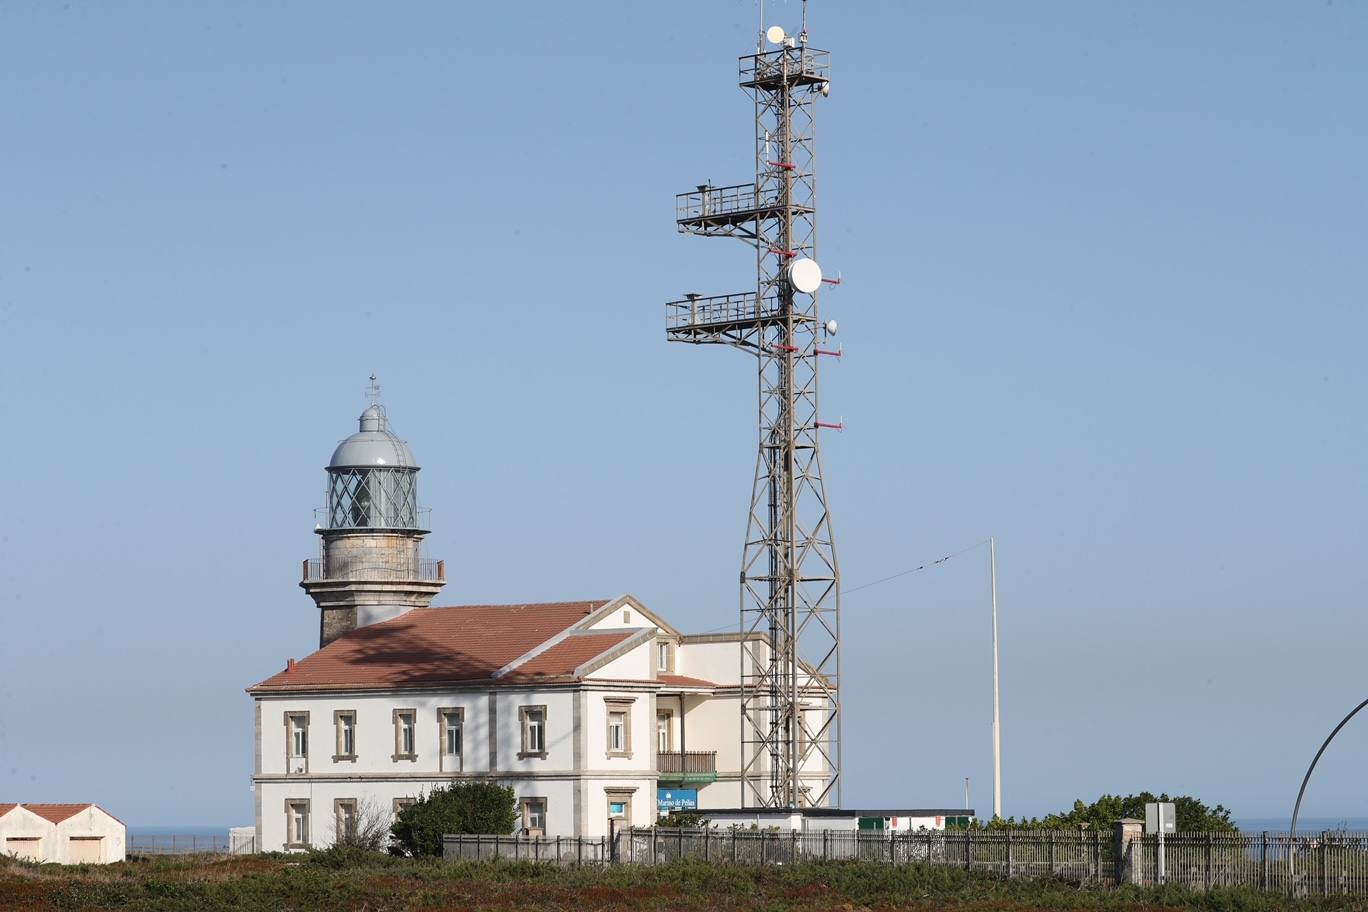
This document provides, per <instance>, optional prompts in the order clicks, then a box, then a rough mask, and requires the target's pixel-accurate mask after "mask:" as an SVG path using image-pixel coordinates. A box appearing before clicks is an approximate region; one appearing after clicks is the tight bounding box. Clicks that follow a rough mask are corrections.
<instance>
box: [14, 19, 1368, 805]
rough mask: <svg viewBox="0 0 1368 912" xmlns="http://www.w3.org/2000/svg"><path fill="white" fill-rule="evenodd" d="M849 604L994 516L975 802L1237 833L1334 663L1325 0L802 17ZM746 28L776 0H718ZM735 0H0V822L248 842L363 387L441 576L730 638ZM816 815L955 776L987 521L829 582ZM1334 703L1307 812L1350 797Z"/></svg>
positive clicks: (1354, 165)
mask: <svg viewBox="0 0 1368 912" xmlns="http://www.w3.org/2000/svg"><path fill="white" fill-rule="evenodd" d="M810 5H811V12H810V25H811V33H812V41H813V43H814V44H815V45H817V46H818V47H824V48H829V49H830V50H831V51H832V54H833V57H832V62H833V90H832V92H831V97H830V98H829V99H828V100H825V101H823V102H822V103H821V105H820V107H819V114H818V119H819V129H818V161H819V169H820V188H819V189H820V203H821V207H820V211H821V218H820V223H821V233H820V237H821V246H820V249H819V256H820V259H821V261H822V263H823V266H824V268H825V269H826V270H827V271H828V272H829V273H834V272H836V271H839V272H840V273H841V274H842V275H843V276H844V278H845V283H844V284H843V285H841V286H840V287H839V288H835V289H831V290H829V291H827V292H825V293H824V297H823V305H822V306H823V313H824V315H827V316H832V317H835V318H837V319H838V320H839V321H840V324H841V330H840V337H839V338H840V341H841V342H842V344H843V346H844V351H845V357H844V358H843V359H842V360H841V362H840V363H839V364H826V365H824V374H823V383H824V385H823V404H824V408H825V411H826V416H825V417H826V418H827V419H829V420H843V421H844V424H845V431H844V433H840V434H837V433H829V434H828V435H827V436H826V437H825V438H824V447H825V449H824V456H825V463H826V469H827V477H828V489H829V492H830V496H831V501H832V504H833V507H834V510H835V519H836V529H837V534H838V537H839V538H838V540H839V546H840V555H841V562H842V570H843V574H844V578H845V581H846V585H847V587H848V588H852V589H853V588H854V587H856V586H859V585H861V584H863V583H867V582H869V581H872V580H877V579H880V578H882V577H885V576H889V575H892V574H894V573H897V572H899V571H901V570H904V569H907V568H910V567H915V566H917V565H919V564H921V563H924V562H925V561H926V560H928V559H934V558H937V557H940V556H941V555H943V554H946V553H950V552H954V551H959V550H961V549H964V548H966V547H968V546H970V545H973V544H974V543H976V542H979V541H982V540H983V539H985V538H987V537H988V536H989V535H995V536H997V537H998V540H999V563H1000V598H1001V613H1002V621H1001V628H1002V675H1003V720H1004V721H1003V743H1004V757H1005V767H1004V778H1005V798H1006V800H1005V811H1006V812H1007V813H1009V814H1042V813H1045V812H1048V811H1051V810H1054V809H1058V808H1061V807H1067V806H1068V805H1069V804H1070V803H1071V802H1072V801H1073V799H1074V798H1076V797H1083V798H1087V799H1091V798H1094V797H1096V796H1097V795H1098V794H1099V793H1101V792H1103V791H1112V792H1129V791H1134V790H1140V789H1150V790H1153V791H1160V790H1168V791H1170V792H1182V793H1191V794H1194V795H1197V796H1199V797H1201V798H1203V799H1205V800H1207V801H1210V802H1218V801H1219V802H1222V803H1224V804H1226V805H1227V806H1230V807H1232V808H1234V809H1235V810H1236V812H1237V813H1238V814H1240V815H1243V816H1268V815H1274V814H1283V813H1287V812H1288V811H1290V806H1291V803H1292V799H1293V797H1294V796H1295V792H1296V788H1297V785H1298V783H1299V781H1300V778H1301V774H1302V772H1303V770H1304V769H1305V765H1306V763H1307V762H1308V761H1309V760H1310V757H1311V755H1312V754H1313V752H1314V751H1315V749H1316V747H1317V746H1318V745H1319V743H1320V741H1321V739H1322V738H1323V737H1324V736H1325V734H1326V733H1327V732H1328V731H1329V729H1330V728H1331V727H1332V726H1333V725H1334V724H1335V723H1336V722H1337V721H1338V720H1339V718H1340V717H1341V716H1342V715H1343V714H1344V713H1345V712H1347V711H1348V710H1349V709H1350V708H1351V707H1352V706H1353V705H1354V704H1355V703H1357V702H1358V701H1359V700H1361V699H1363V698H1364V697H1365V696H1368V692H1366V691H1368V674H1365V663H1364V659H1363V656H1364V649H1365V642H1366V641H1368V612H1365V605H1364V591H1365V584H1366V583H1368V569H1365V567H1366V565H1365V560H1364V554H1365V548H1368V527H1366V526H1365V519H1364V516H1365V512H1366V511H1368V484H1365V476H1364V470H1365V464H1368V422H1365V404H1364V393H1365V390H1368V367H1366V366H1365V357H1364V354H1365V343H1366V342H1368V306H1366V305H1368V301H1366V300H1365V299H1366V297H1368V294H1366V293H1368V258H1365V249H1368V166H1366V165H1365V162H1368V126H1365V123H1368V121H1365V116H1364V112H1365V110H1368V54H1365V52H1364V48H1365V47H1368V5H1365V4H1363V3H1355V2H1343V0H1341V2H1332V3H1323V2H1282V3H1275V2H1228V3H1218V2H1210V3H1201V4H1194V3H1187V2H1157V3H1139V2H1133V3H1129V4H1117V3H1108V4H1099V3H1091V2H1073V3H1065V2H1045V3H1033V4H1022V3H1016V2H1010V3H1009V2H1001V3H989V2H967V0H955V2H936V3H931V2H888V3H878V2H858V3H854V2H843V3H839V4H838V3H836V2H834V0H813V2H812V3H811V4H810ZM769 10H770V11H771V13H772V15H770V16H769V18H770V20H771V21H772V22H776V23H779V24H782V25H786V26H788V27H789V28H790V30H792V29H793V28H794V27H795V26H796V25H797V22H798V17H799V4H798V3H797V2H796V0H789V2H787V3H785V2H782V0H771V2H770V3H769ZM755 31H756V5H755V3H754V0H690V2H687V3H686V2H672V3H667V2H658V0H651V2H633V3H629V2H615V3H606V2H605V3H592V2H579V3H567V2H557V3H516V4H514V3H483V4H449V3H428V4H422V3H413V4H402V5H394V4H373V3H303V2H299V3H284V4H282V3H257V4H254V3H237V4H223V5H218V6H217V8H211V7H210V6H209V5H206V4H185V3H164V4H159V3H138V4H133V3H92V2H85V0H72V2H67V3H40V2H27V0H12V2H7V3H4V4H3V5H0V86H3V89H2V90H0V383H2V384H3V396H2V397H0V427H3V432H2V434H0V442H2V443H3V446H0V477H3V478H4V479H5V480H6V481H5V485H4V497H3V501H2V503H3V509H2V510H0V800H40V801H42V800H93V801H98V802H100V803H102V804H104V805H105V806H106V807H108V808H109V809H110V810H112V811H113V812H115V813H116V814H119V815H120V816H121V817H122V818H123V819H125V820H127V821H129V822H130V823H133V824H140V825H149V824H167V825H170V824H216V825H223V826H227V825H229V824H242V823H250V822H251V819H252V810H251V808H252V797H251V794H250V792H249V789H248V785H249V775H250V773H251V769H252V750H253V747H252V724H251V719H252V714H251V701H250V700H249V698H248V697H247V696H246V695H245V694H244V693H243V688H245V687H247V686H248V685H250V684H252V683H254V682H255V681H258V680H260V679H262V678H264V677H266V676H267V675H269V674H272V673H274V672H275V671H277V670H279V669H280V668H282V667H283V665H284V662H285V660H286V658H288V657H291V656H302V655H305V654H307V653H308V652H309V651H311V649H312V648H313V647H314V646H315V644H316V642H317V640H316V637H317V627H318V618H317V613H316V610H315V608H314V607H313V603H312V602H311V601H310V600H309V599H308V598H307V597H306V596H305V595H304V594H303V592H301V591H300V590H299V588H298V587H297V582H298V579H299V572H300V561H301V560H302V559H303V558H306V557H310V556H312V555H314V554H315V553H316V548H317V543H316V539H315V536H314V535H313V534H312V531H311V530H312V528H313V524H314V516H313V512H312V511H313V509H314V508H315V507H318V506H321V504H322V495H323V487H324V475H323V465H324V464H325V463H326V461H327V458H328V456H329V454H330V453H331V450H332V448H333V446H334V445H335V443H336V441H337V440H338V439H339V438H341V437H343V436H345V435H346V434H348V433H350V432H351V431H352V430H354V429H355V418H356V416H357V414H358V413H359V412H360V411H361V409H362V408H363V407H364V405H365V399H364V397H363V389H364V387H365V383H366V377H367V375H368V374H370V373H371V371H375V372H377V373H378V374H379V375H380V379H381V384H382V386H383V388H384V392H385V402H386V404H387V406H388V408H389V413H390V417H391V420H392V424H393V426H394V428H395V429H396V430H397V431H398V432H399V433H400V434H402V435H403V436H404V437H405V438H406V439H408V440H409V442H410V443H411V445H412V447H413V449H414V452H415V453H416V455H417V457H418V460H419V462H420V463H421V464H422V465H423V467H424V470H423V473H422V476H421V485H422V486H421V493H422V497H423V499H424V501H425V502H426V504H427V505H428V506H430V507H431V508H432V526H433V534H432V536H431V537H430V539H429V544H428V548H427V551H428V554H429V555H430V556H433V557H444V558H445V559H446V561H447V566H448V568H449V569H448V576H449V579H450V580H451V582H450V583H449V584H448V585H447V588H446V590H445V591H444V594H443V596H442V601H444V602H446V603H461V602H476V601H510V602H511V601H525V600H541V599H566V598H582V597H610V596H612V595H615V594H617V593H620V592H624V591H630V592H632V593H634V594H636V595H638V596H639V597H641V598H642V599H643V600H645V602H646V603H647V604H648V605H650V606H651V607H653V608H655V609H657V610H658V611H660V612H662V613H663V614H664V615H665V616H666V617H668V618H670V619H671V620H672V621H674V622H675V623H677V624H678V625H679V626H681V627H683V628H685V629H686V630H692V631H704V630H712V629H717V628H727V627H731V626H732V625H734V624H735V623H736V607H737V592H736V576H737V568H738V565H739V560H740V545H741V535H742V531H743V528H744V518H745V508H746V502H747V497H748V495H749V490H750V478H751V472H752V468H753V461H754V446H755V415H754V403H755V387H754V367H753V362H751V361H750V360H748V359H747V358H746V357H745V356H743V355H741V354H740V353H737V352H732V351H727V350H724V349H694V348H690V347H687V346H672V345H668V344H667V343H666V341H665V338H664V329H663V317H664V308H663V302H664V301H666V300H670V299H673V298H676V297H678V296H679V295H680V294H681V293H682V292H686V291H695V290H696V291H701V292H704V293H723V292H730V291H737V290H744V289H746V288H748V287H751V284H752V283H753V260H752V257H751V256H750V254H749V253H748V251H747V249H746V248H744V247H743V246H741V245H739V244H734V243H729V242H726V241H717V240H702V239H696V238H685V237H680V236H678V235H677V234H676V233H675V228H674V224H673V212H674V210H673V195H674V194H675V193H677V192H681V191H684V190H687V189H690V188H692V187H693V185H694V184H696V183H699V182H701V181H703V180H706V179H711V180H712V181H714V182H715V183H718V184H724V183H737V182H741V181H744V180H747V179H748V177H749V174H748V169H749V166H750V162H749V158H748V156H749V154H750V153H749V150H750V143H751V138H750V131H751V110H750V107H749V103H748V101H747V99H746V97H745V96H744V95H743V94H742V92H741V91H740V90H739V89H738V88H737V87H736V85H735V67H736V61H735V58H736V57H737V56H738V55H740V54H743V53H746V52H747V51H748V48H750V47H752V46H753V41H754V34H755ZM845 608H846V613H845V619H844V634H845V657H846V662H847V666H846V667H847V676H846V681H845V706H846V710H847V718H846V727H845V732H846V746H847V766H846V775H847V787H846V796H847V803H849V804H863V805H874V804H892V805H902V806H907V805H913V806H927V805H946V804H949V805H955V804H957V803H959V802H960V801H961V800H962V783H963V778H964V777H965V776H971V777H972V779H973V782H974V795H973V800H974V803H975V805H977V806H978V808H979V809H980V810H984V809H987V808H990V807H991V790H990V782H991V778H990V769H991V767H990V735H989V732H990V728H989V721H990V688H989V676H988V673H989V653H988V642H989V641H988V575H987V553H986V550H983V549H979V550H975V551H971V552H969V553H966V554H963V555H961V556H959V557H956V558H955V559H953V560H951V561H949V562H947V563H945V564H942V565H940V566H939V567H937V568H935V569H934V570H928V571H925V572H921V573H915V574H911V575H908V576H904V577H901V578H899V579H897V580H895V581H893V582H889V583H886V584H883V585H880V586H873V587H869V588H866V589H862V590H860V591H859V592H852V593H851V594H850V595H849V597H848V599H847V600H846V603H845ZM1366 757H1368V718H1364V719H1362V720H1359V721H1358V723H1357V726H1356V727H1355V725H1351V726H1350V727H1349V728H1348V729H1346V731H1345V733H1344V735H1343V736H1342V738H1341V740H1340V741H1339V742H1337V744H1336V746H1335V747H1333V748H1332V749H1331V751H1330V752H1329V754H1327V756H1326V758H1325V760H1324V761H1323V762H1322V768H1321V771H1320V773H1319V774H1318V779H1317V780H1316V781H1315V782H1314V783H1313V785H1312V789H1311V792H1310V794H1309V797H1308V801H1307V807H1306V810H1305V813H1308V814H1313V815H1324V816H1365V815H1368V794H1365V790H1364V785H1363V778H1362V769H1363V764H1364V761H1365V759H1366Z"/></svg>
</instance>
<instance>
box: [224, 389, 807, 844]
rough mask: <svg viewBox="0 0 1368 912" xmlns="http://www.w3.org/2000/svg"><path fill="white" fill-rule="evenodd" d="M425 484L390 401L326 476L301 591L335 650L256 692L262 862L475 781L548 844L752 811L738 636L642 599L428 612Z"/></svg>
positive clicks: (430, 565)
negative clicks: (745, 774) (746, 792)
mask: <svg viewBox="0 0 1368 912" xmlns="http://www.w3.org/2000/svg"><path fill="white" fill-rule="evenodd" d="M417 471H418V468H417V466H416V464H414V462H413V459H412V454H411V453H410V452H409V450H408V447H407V446H406V445H405V444H404V443H403V442H402V441H399V440H398V438H396V437H394V436H393V435H392V434H391V433H390V432H389V431H388V427H387V421H386V419H385V416H384V413H383V410H380V409H379V407H378V406H372V407H371V408H369V409H367V410H366V413H365V414H363V416H362V419H361V430H360V431H359V432H358V433H357V434H354V435H352V437H350V438H348V439H347V440H345V441H343V442H342V444H341V445H339V447H338V448H337V451H336V452H335V453H334V457H333V460H332V463H331V464H330V465H329V467H328V473H329V478H330V480H329V502H328V508H327V515H328V522H327V523H326V524H320V528H319V530H318V531H319V534H320V536H321V538H322V547H321V549H320V552H321V553H320V557H319V558H318V559H317V560H313V561H306V562H305V565H304V581H303V582H302V583H301V585H302V586H303V587H304V588H305V590H306V591H308V592H309V594H310V595H311V596H312V597H313V598H314V599H315V601H316V602H317V603H318V606H319V608H320V613H321V622H320V648H319V650H318V651H317V652H314V653H313V654H311V655H309V656H307V657H305V658H303V659H301V660H299V661H297V662H296V661H294V660H293V659H292V660H290V661H289V662H288V663H287V665H286V668H285V670H284V671H281V672H280V673H278V674H275V675H273V676H271V677H269V678H267V679H265V680H263V681H261V682H260V683H259V684H256V685H255V686H253V687H251V688H249V689H248V693H249V694H250V695H251V696H252V697H253V698H254V700H255V714H256V719H255V728H256V762H255V769H254V772H253V788H254V791H255V797H256V833H257V846H258V847H259V850H262V851H272V850H289V849H299V848H305V847H319V846H327V845H330V844H331V843H332V842H333V841H334V840H335V839H336V838H337V835H338V834H339V833H341V832H344V831H346V830H347V829H348V828H350V827H353V826H355V823H356V821H357V820H358V819H359V818H361V817H367V818H368V819H369V817H371V816H373V815H375V814H377V813H379V814H384V815H392V814H393V813H395V812H396V811H397V809H398V808H400V807H401V806H402V805H403V804H404V803H405V802H410V801H413V800H414V799H416V798H418V797H419V796H421V795H422V794H424V792H426V791H427V790H430V789H432V788H435V787H437V786H439V785H444V784H447V783H451V782H459V781H469V780H492V781H495V782H498V783H500V784H503V785H507V786H510V787H512V788H513V790H514V792H515V793H516V795H517V807H518V815H519V823H518V830H519V831H520V832H527V833H529V834H542V835H547V836H591V837H597V836H602V835H606V834H608V833H609V831H610V828H611V826H613V823H612V821H616V822H617V824H618V825H624V826H625V825H633V826H649V825H651V824H653V823H654V822H655V821H656V820H657V817H658V814H659V813H660V812H662V811H665V810H668V809H671V808H674V809H688V808H695V807H696V808H698V809H700V810H706V809H708V808H736V807H738V806H739V805H740V804H741V802H742V790H741V766H742V758H741V743H740V725H741V719H740V699H739V681H740V670H741V668H740V663H741V657H742V650H741V649H740V642H739V636H738V635H737V634H727V635H706V636H696V637H690V636H686V635H684V634H682V633H681V632H680V631H678V630H677V629H675V628H674V627H673V626H672V625H670V624H669V623H667V622H666V621H665V620H664V619H662V618H661V617H660V616H658V615H657V614H655V613H654V612H652V611H651V610H650V609H649V608H648V607H647V606H646V605H645V604H643V603H642V602H641V601H640V600H639V599H637V598H635V597H633V596H631V595H622V596H619V597H617V598H614V599H603V600H593V601H582V602H555V603H544V604H519V605H467V606H454V607H445V608H436V607H430V606H429V602H430V601H431V599H432V598H433V596H434V595H435V594H436V593H437V592H438V591H439V590H440V589H441V587H442V586H443V585H444V584H445V579H444V576H445V573H444V565H443V564H442V563H441V562H434V561H425V560H423V559H422V558H421V557H420V555H419V552H418V548H419V544H418V543H419V541H420V540H421V538H422V536H423V535H425V534H426V531H425V530H422V529H419V528H418V525H417V517H418V516H419V515H420V513H419V511H418V509H417V485H416V474H417ZM758 645H759V647H760V648H759V649H758V650H755V651H757V652H760V653H761V655H763V646H764V644H763V642H762V643H760V644H758ZM812 711H813V712H814V713H825V712H826V708H825V707H819V706H814V707H813V708H812ZM819 725H820V723H818V724H817V725H814V726H812V727H813V728H814V729H816V728H817V727H818V726H819ZM754 768H755V769H758V770H763V769H766V766H765V758H764V757H760V758H756V760H755V762H754ZM826 776H827V774H826V771H825V769H824V768H822V767H819V766H817V765H815V764H814V765H813V767H812V769H811V770H810V772H809V774H808V778H809V780H810V786H809V790H810V791H811V793H812V794H820V793H821V792H822V789H823V787H824V785H825V782H826Z"/></svg>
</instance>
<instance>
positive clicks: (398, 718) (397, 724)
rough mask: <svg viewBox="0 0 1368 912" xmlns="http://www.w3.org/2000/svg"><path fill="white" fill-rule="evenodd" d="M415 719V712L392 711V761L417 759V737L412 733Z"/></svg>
mask: <svg viewBox="0 0 1368 912" xmlns="http://www.w3.org/2000/svg"><path fill="white" fill-rule="evenodd" d="M417 718H418V713H417V711H416V710H412V709H396V710H395V711H394V757H393V758H392V759H394V760H396V761H398V760H417V759H418V749H417V747H416V745H417V736H416V734H415V732H414V727H415V726H416V724H417V721H416V720H417Z"/></svg>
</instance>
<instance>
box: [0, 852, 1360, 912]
mask: <svg viewBox="0 0 1368 912" xmlns="http://www.w3.org/2000/svg"><path fill="white" fill-rule="evenodd" d="M1361 908H1363V899H1362V898H1353V897H1331V898H1327V899H1301V900H1291V899H1288V898H1287V897H1282V896H1277V895H1272V894H1266V895H1265V894H1259V893H1255V892H1253V891H1249V890H1213V891H1212V892H1210V893H1189V892H1185V891H1183V890H1181V889H1178V888H1175V887H1169V888H1165V889H1162V890H1139V889H1135V888H1124V889H1120V890H1105V889H1094V888H1080V887H1078V886H1076V885H1073V884H1069V883H1065V882H1063V881H1058V880H1053V881H1052V880H1040V881H1027V880H1013V881H1006V880H1002V879H999V878H994V877H991V876H986V875H970V874H967V873H966V872H964V871H962V870H960V869H958V868H950V867H927V866H923V865H908V866H899V867H891V866H888V865H880V864H851V863H829V864H812V865H797V866H793V867H786V866H785V867H766V868H750V867H732V866H729V865H708V864H701V863H682V864H673V865H662V866H660V867H646V866H629V865H620V866H614V867H607V868H596V867H586V868H555V867H551V866H549V865H544V866H533V865H530V864H507V863H502V864H470V863H466V864H445V863H442V862H440V861H437V860H435V859H427V858H417V859H408V858H393V857H389V856H386V855H383V854H378V853H370V854H365V853H359V852H353V853H352V854H351V857H350V858H345V859H343V858H342V857H341V856H340V855H339V854H338V853H336V852H319V853H315V854H314V855H305V856H300V855H267V856H247V857H236V858H218V857H205V856H199V857H185V856H180V857H166V858H155V859H151V860H147V861H135V862H127V863H124V864H117V865H109V866H104V867H99V866H90V867H70V868H67V867H60V866H56V865H34V864H29V863H25V862H17V861H11V860H0V909H3V910H5V912H30V910H32V912H39V910H41V912H68V910H69V912H79V910H86V909H123V910H130V912H228V910H233V912H267V910H269V912H280V910H289V912H315V910H317V912H323V910H327V912H360V910H366V912H435V910H439V909H474V910H483V912H495V910H499V912H504V910H507V912H513V910H517V912H543V910H545V912H552V910H555V912H570V910H573V912H591V910H600V909H602V910H612V912H627V910H633V912H635V910H681V912H692V910H700V912H701V910H713V909H718V910H724V912H731V910H738V912H739V910H750V909H764V910H776V912H817V910H831V909H838V910H841V909H844V910H868V909H881V910H886V909H917V910H924V912H932V910H942V909H954V910H956V912H1029V910H1037V909H1039V910H1123V912H1152V910H1199V912H1206V910H1209V912H1283V910H1287V912H1292V910H1308V912H1319V910H1348V909H1361Z"/></svg>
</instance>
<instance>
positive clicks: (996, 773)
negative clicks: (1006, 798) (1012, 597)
mask: <svg viewBox="0 0 1368 912" xmlns="http://www.w3.org/2000/svg"><path fill="white" fill-rule="evenodd" d="M988 563H989V577H990V579H991V582H992V588H993V816H994V817H1001V816H1002V718H1001V712H1000V704H999V701H998V621H997V539H996V538H990V539H988Z"/></svg>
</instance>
